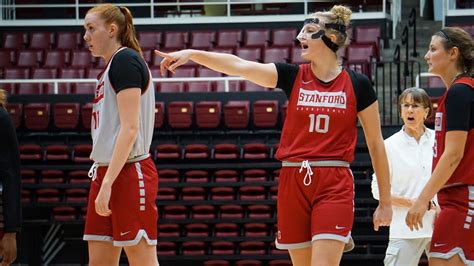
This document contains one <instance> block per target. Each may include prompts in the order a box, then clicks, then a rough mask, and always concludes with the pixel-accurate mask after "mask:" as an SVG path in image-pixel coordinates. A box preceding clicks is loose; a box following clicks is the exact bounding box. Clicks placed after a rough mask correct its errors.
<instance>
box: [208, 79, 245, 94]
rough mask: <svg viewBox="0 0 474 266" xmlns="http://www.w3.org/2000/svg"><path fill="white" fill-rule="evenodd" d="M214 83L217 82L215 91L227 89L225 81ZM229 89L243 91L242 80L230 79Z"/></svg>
mask: <svg viewBox="0 0 474 266" xmlns="http://www.w3.org/2000/svg"><path fill="white" fill-rule="evenodd" d="M214 84H215V89H214V91H218V92H224V91H226V88H225V83H224V81H217V82H215V83H214ZM227 91H232V92H235V91H241V88H240V82H239V81H238V80H231V81H229V88H228V90H227Z"/></svg>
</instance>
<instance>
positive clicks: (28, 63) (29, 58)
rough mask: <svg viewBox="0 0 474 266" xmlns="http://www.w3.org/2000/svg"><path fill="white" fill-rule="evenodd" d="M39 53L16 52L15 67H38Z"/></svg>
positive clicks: (34, 51) (33, 51)
mask: <svg viewBox="0 0 474 266" xmlns="http://www.w3.org/2000/svg"><path fill="white" fill-rule="evenodd" d="M40 55H41V52H40V51H36V50H21V51H19V52H18V55H17V60H16V65H17V67H29V68H33V67H38V64H39V62H40V59H41V58H40Z"/></svg>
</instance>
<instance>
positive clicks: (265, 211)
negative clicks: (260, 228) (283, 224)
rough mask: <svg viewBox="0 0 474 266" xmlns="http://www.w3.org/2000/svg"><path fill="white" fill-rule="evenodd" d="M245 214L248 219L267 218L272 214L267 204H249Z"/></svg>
mask: <svg viewBox="0 0 474 266" xmlns="http://www.w3.org/2000/svg"><path fill="white" fill-rule="evenodd" d="M247 216H248V217H249V218H250V219H269V218H272V216H273V211H272V208H271V207H270V206H268V205H249V206H248V207H247Z"/></svg>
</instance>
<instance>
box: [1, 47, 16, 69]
mask: <svg viewBox="0 0 474 266" xmlns="http://www.w3.org/2000/svg"><path fill="white" fill-rule="evenodd" d="M15 60H16V52H15V50H3V49H2V50H0V68H4V67H5V68H6V67H12V66H13V62H14V61H15Z"/></svg>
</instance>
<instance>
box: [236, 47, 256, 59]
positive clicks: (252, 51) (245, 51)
mask: <svg viewBox="0 0 474 266" xmlns="http://www.w3.org/2000/svg"><path fill="white" fill-rule="evenodd" d="M236 55H237V56H238V57H240V58H242V59H245V60H249V61H254V62H261V61H262V50H261V48H258V47H253V48H248V47H245V48H239V49H237V51H236Z"/></svg>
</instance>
